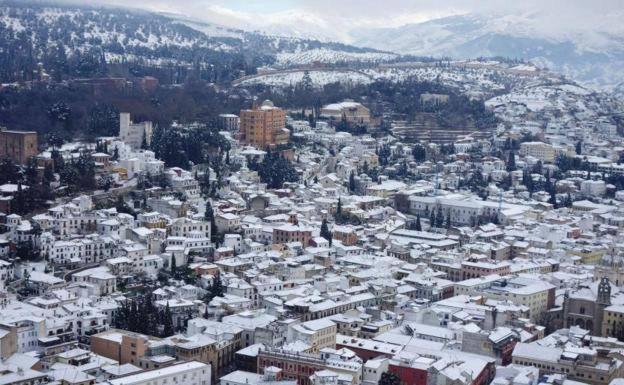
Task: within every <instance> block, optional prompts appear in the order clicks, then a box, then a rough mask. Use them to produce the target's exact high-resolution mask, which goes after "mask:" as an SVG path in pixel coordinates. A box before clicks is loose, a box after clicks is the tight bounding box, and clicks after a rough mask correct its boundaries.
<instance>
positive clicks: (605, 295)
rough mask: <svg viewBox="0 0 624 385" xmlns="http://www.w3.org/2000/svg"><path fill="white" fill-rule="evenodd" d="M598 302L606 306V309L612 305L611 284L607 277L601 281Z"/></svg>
mask: <svg viewBox="0 0 624 385" xmlns="http://www.w3.org/2000/svg"><path fill="white" fill-rule="evenodd" d="M596 302H597V303H598V304H600V305H605V307H606V306H609V305H611V284H610V283H609V278H607V277H603V278H602V279H601V280H600V284H599V285H598V297H597V298H596Z"/></svg>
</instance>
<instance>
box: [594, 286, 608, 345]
mask: <svg viewBox="0 0 624 385" xmlns="http://www.w3.org/2000/svg"><path fill="white" fill-rule="evenodd" d="M609 305H611V283H610V282H609V278H607V277H603V278H602V279H601V280H600V284H598V295H597V296H596V314H595V315H594V330H593V333H592V334H593V335H596V336H599V335H601V334H602V321H603V319H604V310H605V308H606V307H607V306H609Z"/></svg>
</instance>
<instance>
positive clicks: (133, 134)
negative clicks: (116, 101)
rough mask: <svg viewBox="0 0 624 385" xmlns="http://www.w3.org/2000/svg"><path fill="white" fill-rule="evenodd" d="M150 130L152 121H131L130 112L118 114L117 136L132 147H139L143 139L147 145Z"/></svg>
mask: <svg viewBox="0 0 624 385" xmlns="http://www.w3.org/2000/svg"><path fill="white" fill-rule="evenodd" d="M152 130H153V128H152V122H142V123H133V122H132V121H131V120H130V113H128V112H122V113H120V114H119V138H120V139H121V140H122V141H123V142H124V143H126V144H128V145H129V146H130V147H132V148H133V149H138V148H141V144H142V143H143V139H145V142H146V143H147V144H148V145H149V144H150V142H151V140H152Z"/></svg>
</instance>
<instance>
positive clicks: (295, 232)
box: [273, 225, 312, 247]
mask: <svg viewBox="0 0 624 385" xmlns="http://www.w3.org/2000/svg"><path fill="white" fill-rule="evenodd" d="M310 239H312V230H311V229H308V228H305V227H299V226H295V225H282V226H280V227H276V228H274V229H273V243H275V244H279V243H290V242H301V243H302V244H303V246H304V247H306V246H307V245H308V244H309V243H310Z"/></svg>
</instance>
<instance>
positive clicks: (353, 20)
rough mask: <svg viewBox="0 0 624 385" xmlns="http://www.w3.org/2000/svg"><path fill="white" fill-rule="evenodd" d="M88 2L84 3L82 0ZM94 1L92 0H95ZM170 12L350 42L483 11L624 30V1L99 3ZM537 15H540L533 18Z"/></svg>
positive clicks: (550, 25) (550, 28)
mask: <svg viewBox="0 0 624 385" xmlns="http://www.w3.org/2000/svg"><path fill="white" fill-rule="evenodd" d="M83 1H84V2H86V1H85V0H83ZM91 1H92V0H91ZM98 2H100V3H107V4H113V5H123V6H129V5H130V6H133V7H138V8H144V9H148V10H152V11H161V12H171V13H177V14H181V15H186V16H190V17H194V18H197V19H202V20H205V21H210V22H213V23H219V24H221V25H225V26H229V27H238V28H243V29H250V30H256V29H259V30H265V31H268V32H273V33H294V34H307V35H312V36H317V37H323V38H328V39H334V40H341V41H346V42H348V41H349V40H350V38H351V35H350V32H351V31H352V30H355V29H359V28H374V27H397V26H401V25H404V24H409V23H418V22H422V21H426V20H430V19H434V18H439V17H444V16H450V15H456V14H464V13H479V14H488V15H516V14H517V15H529V14H530V15H533V16H532V18H533V19H535V24H534V25H533V26H532V27H534V28H539V29H541V30H543V31H547V32H552V33H553V34H555V33H558V32H559V31H566V32H569V31H578V32H583V31H591V30H592V29H594V28H595V29H601V30H606V31H612V32H614V33H616V32H621V30H622V28H623V27H622V24H624V23H622V22H621V20H622V19H621V17H622V16H624V0H591V1H588V0H498V1H497V0H133V1H128V0H98ZM535 15H538V16H537V17H535Z"/></svg>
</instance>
